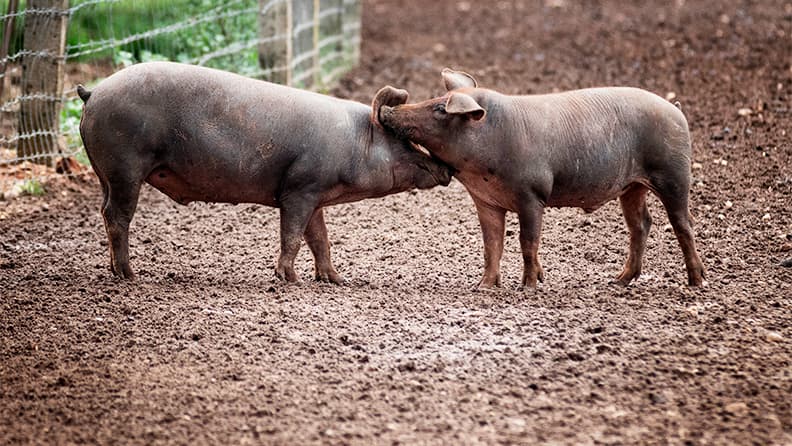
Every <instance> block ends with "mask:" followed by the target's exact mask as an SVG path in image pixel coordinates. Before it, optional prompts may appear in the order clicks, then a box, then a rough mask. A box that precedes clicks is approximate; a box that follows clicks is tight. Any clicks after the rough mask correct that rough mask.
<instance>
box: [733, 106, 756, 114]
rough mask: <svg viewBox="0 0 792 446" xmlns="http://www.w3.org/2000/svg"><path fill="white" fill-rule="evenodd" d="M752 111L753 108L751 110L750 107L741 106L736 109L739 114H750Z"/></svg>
mask: <svg viewBox="0 0 792 446" xmlns="http://www.w3.org/2000/svg"><path fill="white" fill-rule="evenodd" d="M752 113H753V110H751V109H750V108H747V107H743V108H741V109H739V110H737V114H738V115H740V116H750V115H751V114H752Z"/></svg>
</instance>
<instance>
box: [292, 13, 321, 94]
mask: <svg viewBox="0 0 792 446" xmlns="http://www.w3.org/2000/svg"><path fill="white" fill-rule="evenodd" d="M292 1H293V2H294V3H293V5H292V20H293V22H292V39H294V40H293V42H292V48H293V50H292V60H291V66H292V68H293V69H294V76H292V86H295V87H299V88H310V87H311V86H312V85H313V79H314V77H313V69H312V68H313V64H314V57H313V56H314V53H313V51H314V49H315V48H314V32H313V30H314V29H315V22H314V0H292Z"/></svg>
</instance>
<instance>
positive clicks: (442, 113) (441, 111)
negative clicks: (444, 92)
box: [434, 104, 448, 118]
mask: <svg viewBox="0 0 792 446" xmlns="http://www.w3.org/2000/svg"><path fill="white" fill-rule="evenodd" d="M434 113H435V116H437V117H438V118H445V117H446V115H447V114H448V113H446V109H445V105H443V104H438V105H436V106H435V108H434Z"/></svg>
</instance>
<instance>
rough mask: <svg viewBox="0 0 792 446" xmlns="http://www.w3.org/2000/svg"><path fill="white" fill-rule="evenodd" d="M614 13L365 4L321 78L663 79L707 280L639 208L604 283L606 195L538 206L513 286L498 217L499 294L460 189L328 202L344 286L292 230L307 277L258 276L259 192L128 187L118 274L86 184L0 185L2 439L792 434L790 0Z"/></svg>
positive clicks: (262, 250)
mask: <svg viewBox="0 0 792 446" xmlns="http://www.w3.org/2000/svg"><path fill="white" fill-rule="evenodd" d="M634 3H635V4H627V3H626V2H622V1H616V0H609V1H601V2H599V1H585V2H573V1H560V0H555V1H549V0H548V1H545V2H538V1H498V2H495V1H492V2H489V1H488V2H483V1H482V2H475V1H471V2H462V1H450V0H434V1H427V0H421V1H418V0H406V1H402V2H393V1H385V0H369V1H367V2H366V3H365V9H364V18H363V23H364V29H363V34H364V40H363V54H362V61H363V62H362V65H361V66H360V67H359V68H358V69H356V70H355V71H354V72H352V73H350V74H349V75H348V76H346V78H345V79H344V81H343V82H342V85H341V86H340V87H339V88H337V89H336V90H335V91H334V92H333V93H334V94H336V95H340V96H344V97H351V98H354V99H356V100H360V101H364V102H368V101H370V99H371V98H372V97H373V95H374V93H375V91H376V90H377V89H378V88H379V87H381V86H383V85H385V84H392V85H394V86H398V87H402V88H407V89H408V90H409V91H410V92H411V93H412V95H413V96H412V97H413V99H414V100H421V99H425V98H428V97H429V96H430V95H434V94H437V93H440V92H441V90H442V86H441V82H440V76H439V72H440V69H441V68H443V67H444V66H451V67H453V68H456V69H463V70H467V71H470V72H471V73H473V74H474V75H476V76H477V77H478V79H479V81H480V82H481V84H482V85H483V86H486V87H491V88H495V89H498V90H501V91H503V92H507V93H531V92H549V91H553V90H555V89H558V90H566V89H573V88H580V87H587V86H598V85H632V86H638V87H643V88H646V89H648V90H651V91H654V92H656V93H658V94H661V95H663V96H665V95H667V94H668V93H670V92H673V93H674V94H675V96H676V98H675V99H674V100H679V101H680V102H681V103H682V108H683V110H684V112H685V113H686V114H687V116H688V119H689V121H690V126H691V131H692V135H693V141H694V157H695V161H696V162H697V163H700V164H699V165H696V166H695V167H696V168H695V169H694V170H693V176H694V183H695V185H694V186H693V188H692V197H691V198H692V209H691V210H692V213H693V215H694V216H695V219H696V221H697V224H696V233H697V239H698V242H699V249H700V253H701V255H702V257H703V259H704V262H705V265H706V267H707V268H708V274H709V277H708V278H709V284H708V286H707V287H705V288H704V289H688V288H687V287H686V286H684V285H683V284H684V283H685V282H686V276H685V272H684V265H683V261H682V256H681V253H680V250H679V247H678V246H677V243H676V240H675V238H674V236H673V233H672V232H671V231H670V230H668V229H666V225H667V223H668V220H667V217H666V216H665V213H664V212H663V210H662V208H661V206H660V205H659V201H658V200H657V199H652V200H651V208H652V214H653V216H654V222H655V226H654V227H653V229H652V232H651V235H650V238H649V243H648V248H647V258H646V262H645V263H646V265H645V268H644V275H643V276H642V277H641V278H640V280H638V281H637V282H636V283H634V284H633V285H632V286H630V287H628V288H623V287H619V286H616V285H610V284H609V280H610V279H611V278H613V277H615V276H616V275H617V274H618V273H619V272H620V271H621V266H622V264H623V261H624V259H625V257H626V253H627V246H628V241H627V232H626V228H625V225H624V223H623V221H622V217H621V215H620V214H621V211H620V209H619V206H618V203H616V202H612V203H609V204H608V205H606V206H605V207H603V208H602V209H600V210H598V211H597V212H595V213H594V214H589V215H586V214H584V213H583V212H582V211H580V210H576V209H548V210H547V212H546V214H545V225H544V232H543V239H542V243H543V244H542V246H541V248H540V256H541V259H542V262H543V266H544V268H545V273H546V282H545V283H544V284H543V285H541V287H540V289H539V290H538V291H537V292H536V293H528V294H524V293H523V292H521V291H519V290H518V284H519V279H520V277H521V268H522V260H521V256H520V253H519V243H518V240H517V220H516V217H515V216H513V215H510V217H509V219H508V227H507V229H508V232H507V234H508V236H507V244H506V254H505V258H504V262H503V267H504V269H503V273H504V287H503V289H502V290H500V291H497V292H475V291H472V287H473V286H474V285H475V284H476V282H477V281H478V279H479V277H480V274H481V272H482V268H483V256H482V249H483V248H482V241H481V238H480V234H479V227H478V222H477V220H476V216H475V211H474V207H473V204H472V202H471V200H470V198H469V197H468V196H467V194H466V192H465V190H464V188H463V187H462V186H461V185H460V184H459V183H458V182H453V183H452V185H451V186H450V187H448V188H436V189H433V190H431V191H424V192H418V193H405V194H401V195H398V196H391V197H387V198H385V199H381V200H371V201H364V202H360V203H355V204H350V205H343V206H337V207H334V208H330V209H329V210H328V212H327V214H326V215H327V220H328V225H329V230H330V236H331V240H332V241H333V258H334V260H335V263H336V266H337V267H338V269H339V271H340V272H341V273H342V274H344V275H345V276H346V277H347V279H349V285H348V286H344V287H337V286H331V285H323V284H317V283H314V282H313V281H311V280H310V277H311V274H312V270H311V269H312V261H311V258H310V253H309V252H308V250H307V249H305V248H304V249H303V250H302V251H301V253H300V256H299V262H298V271H299V272H300V274H301V275H302V277H303V279H304V282H303V283H302V284H300V285H285V284H283V283H280V282H278V281H276V280H275V279H274V274H273V265H274V260H275V257H276V255H277V252H278V237H277V233H278V230H277V226H278V224H277V223H278V212H277V210H275V209H271V208H266V207H261V206H254V205H238V206H231V205H225V204H200V203H198V204H191V205H190V206H188V207H184V206H180V205H177V204H175V203H174V202H171V201H169V199H168V198H167V197H165V196H164V195H162V194H160V193H158V192H157V191H155V190H153V189H152V188H150V187H148V186H146V188H145V190H144V193H143V197H142V200H141V203H140V206H139V208H138V213H137V215H136V218H135V221H134V222H133V225H132V235H131V242H132V266H133V268H134V269H135V270H136V271H137V272H138V274H139V278H138V280H137V281H135V282H132V283H127V282H121V281H118V280H116V279H114V278H112V277H111V275H110V273H109V270H108V253H107V243H106V241H105V234H104V228H103V226H102V221H101V217H100V214H99V211H98V208H99V204H100V200H101V194H100V191H99V184H98V181H97V180H96V179H95V178H94V177H92V176H90V175H88V176H85V177H84V178H83V179H79V178H78V179H75V180H72V181H61V182H57V183H53V184H52V185H50V194H49V195H48V196H46V197H43V198H31V197H26V198H20V199H17V200H14V201H11V202H0V293H2V298H0V444H4V445H5V444H85V443H99V444H187V443H189V444H250V443H253V444H317V443H322V444H347V443H349V444H398V443H402V444H416V443H420V444H497V443H502V444H691V445H705V444H724V445H726V444H759V445H790V444H792V310H790V308H792V268H786V267H783V266H781V263H782V261H784V260H785V259H788V258H790V257H792V146H791V145H790V132H792V111H790V110H792V67H791V66H790V64H792V4H790V3H789V2H787V1H777V0H765V1H761V2H745V1H737V0H724V1H688V2H685V1H683V0H679V1H676V2H634ZM399 4H401V5H400V6H399ZM581 4H583V5H585V6H581ZM666 4H668V5H666ZM657 5H662V6H657ZM680 5H681V6H680ZM741 108H746V109H750V110H748V111H746V110H743V111H742V114H740V113H739V112H738V110H739V109H741ZM749 112H750V114H748V113H749ZM496 149H497V148H482V150H496Z"/></svg>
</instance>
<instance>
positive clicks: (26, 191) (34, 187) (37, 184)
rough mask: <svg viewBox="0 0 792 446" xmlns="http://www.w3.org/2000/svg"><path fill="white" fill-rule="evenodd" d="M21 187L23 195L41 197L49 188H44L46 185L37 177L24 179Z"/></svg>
mask: <svg viewBox="0 0 792 446" xmlns="http://www.w3.org/2000/svg"><path fill="white" fill-rule="evenodd" d="M20 189H21V191H22V194H23V195H32V196H34V197H40V196H42V195H44V194H46V193H47V190H46V189H44V185H43V184H41V181H39V180H37V179H35V178H31V179H27V180H25V181H23V182H22V186H21V188H20Z"/></svg>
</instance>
